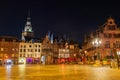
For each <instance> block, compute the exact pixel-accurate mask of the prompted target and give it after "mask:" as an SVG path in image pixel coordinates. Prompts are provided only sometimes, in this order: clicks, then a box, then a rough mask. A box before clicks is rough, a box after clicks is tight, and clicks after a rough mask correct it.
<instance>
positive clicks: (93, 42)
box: [92, 38, 102, 59]
mask: <svg viewBox="0 0 120 80" xmlns="http://www.w3.org/2000/svg"><path fill="white" fill-rule="evenodd" d="M101 43H102V42H101V40H100V38H95V39H94V40H93V41H92V44H93V46H95V47H96V49H99V46H100V45H101ZM98 54H99V52H98V51H97V59H99V56H98Z"/></svg>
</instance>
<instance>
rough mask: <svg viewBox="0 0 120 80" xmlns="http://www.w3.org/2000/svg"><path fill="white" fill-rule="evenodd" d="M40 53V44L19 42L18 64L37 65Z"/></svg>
mask: <svg viewBox="0 0 120 80" xmlns="http://www.w3.org/2000/svg"><path fill="white" fill-rule="evenodd" d="M41 53H42V45H41V43H37V42H34V43H31V42H20V43H19V63H28V64H29V63H39V62H40V58H41Z"/></svg>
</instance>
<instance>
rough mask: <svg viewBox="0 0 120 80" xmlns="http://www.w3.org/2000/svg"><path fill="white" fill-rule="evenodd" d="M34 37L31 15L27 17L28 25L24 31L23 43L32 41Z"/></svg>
mask: <svg viewBox="0 0 120 80" xmlns="http://www.w3.org/2000/svg"><path fill="white" fill-rule="evenodd" d="M33 37H34V32H33V30H32V25H31V18H30V14H29V15H28V17H27V21H26V25H25V27H24V30H23V31H22V38H21V39H22V41H30V40H32V38H33Z"/></svg>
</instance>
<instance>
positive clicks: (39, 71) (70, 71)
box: [0, 64, 120, 80]
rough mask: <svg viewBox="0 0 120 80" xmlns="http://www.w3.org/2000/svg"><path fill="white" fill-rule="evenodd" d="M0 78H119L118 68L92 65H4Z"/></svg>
mask: <svg viewBox="0 0 120 80" xmlns="http://www.w3.org/2000/svg"><path fill="white" fill-rule="evenodd" d="M0 80H120V69H117V68H116V69H115V68H110V67H106V66H103V67H93V66H92V65H77V64H76V65H72V64H70V65H67V64H60V65H41V64H37V65H30V64H29V65H12V66H11V65H6V66H5V65H4V66H0Z"/></svg>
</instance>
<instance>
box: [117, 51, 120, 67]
mask: <svg viewBox="0 0 120 80" xmlns="http://www.w3.org/2000/svg"><path fill="white" fill-rule="evenodd" d="M119 57H120V51H117V64H118V69H119Z"/></svg>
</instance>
